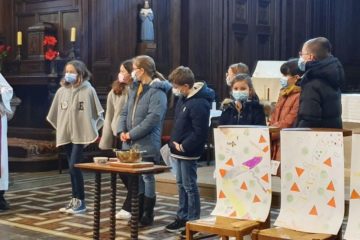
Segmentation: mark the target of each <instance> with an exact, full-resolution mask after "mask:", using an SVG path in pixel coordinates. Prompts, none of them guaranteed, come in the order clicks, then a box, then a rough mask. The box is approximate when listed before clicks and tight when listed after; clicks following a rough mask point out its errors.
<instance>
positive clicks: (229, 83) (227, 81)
mask: <svg viewBox="0 0 360 240" xmlns="http://www.w3.org/2000/svg"><path fill="white" fill-rule="evenodd" d="M231 80H232V79H231V78H230V77H229V76H227V77H226V84H227V85H228V86H229V87H231V82H232V81H231Z"/></svg>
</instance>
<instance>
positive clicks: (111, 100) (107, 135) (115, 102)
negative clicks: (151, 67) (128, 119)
mask: <svg viewBox="0 0 360 240" xmlns="http://www.w3.org/2000/svg"><path fill="white" fill-rule="evenodd" d="M127 99H128V89H127V88H125V89H124V91H123V92H122V94H121V95H116V94H115V93H114V91H113V90H111V91H110V92H109V94H108V96H107V102H106V115H105V122H104V127H103V129H102V136H101V139H100V143H99V148H100V149H104V150H105V149H112V148H114V147H115V146H113V141H114V136H116V135H117V134H118V132H119V128H120V126H119V125H120V113H121V111H122V109H123V108H124V106H125V104H126V102H127Z"/></svg>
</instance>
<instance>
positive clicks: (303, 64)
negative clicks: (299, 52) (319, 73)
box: [298, 57, 306, 72]
mask: <svg viewBox="0 0 360 240" xmlns="http://www.w3.org/2000/svg"><path fill="white" fill-rule="evenodd" d="M298 67H299V69H300V70H301V71H303V72H305V67H306V62H305V60H304V59H303V57H300V58H299V61H298Z"/></svg>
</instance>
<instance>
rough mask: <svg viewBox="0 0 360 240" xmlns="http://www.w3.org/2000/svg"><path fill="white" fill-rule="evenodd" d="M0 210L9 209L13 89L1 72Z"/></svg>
mask: <svg viewBox="0 0 360 240" xmlns="http://www.w3.org/2000/svg"><path fill="white" fill-rule="evenodd" d="M0 94H1V98H0V115H1V119H0V137H1V138H0V140H1V143H0V157H1V159H0V211H5V210H8V209H9V204H8V203H7V202H6V200H5V198H4V194H5V191H6V190H8V187H9V168H8V144H7V114H11V113H12V110H11V107H10V100H11V98H12V96H13V89H12V87H11V86H10V85H9V83H8V82H7V81H6V80H5V78H4V77H3V75H1V73H0Z"/></svg>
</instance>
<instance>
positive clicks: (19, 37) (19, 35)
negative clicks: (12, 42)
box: [17, 31, 22, 46]
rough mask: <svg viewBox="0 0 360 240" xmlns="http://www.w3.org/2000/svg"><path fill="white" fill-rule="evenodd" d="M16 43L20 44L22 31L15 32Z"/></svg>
mask: <svg viewBox="0 0 360 240" xmlns="http://www.w3.org/2000/svg"><path fill="white" fill-rule="evenodd" d="M17 45H18V46H21V45H22V32H20V31H18V32H17Z"/></svg>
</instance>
